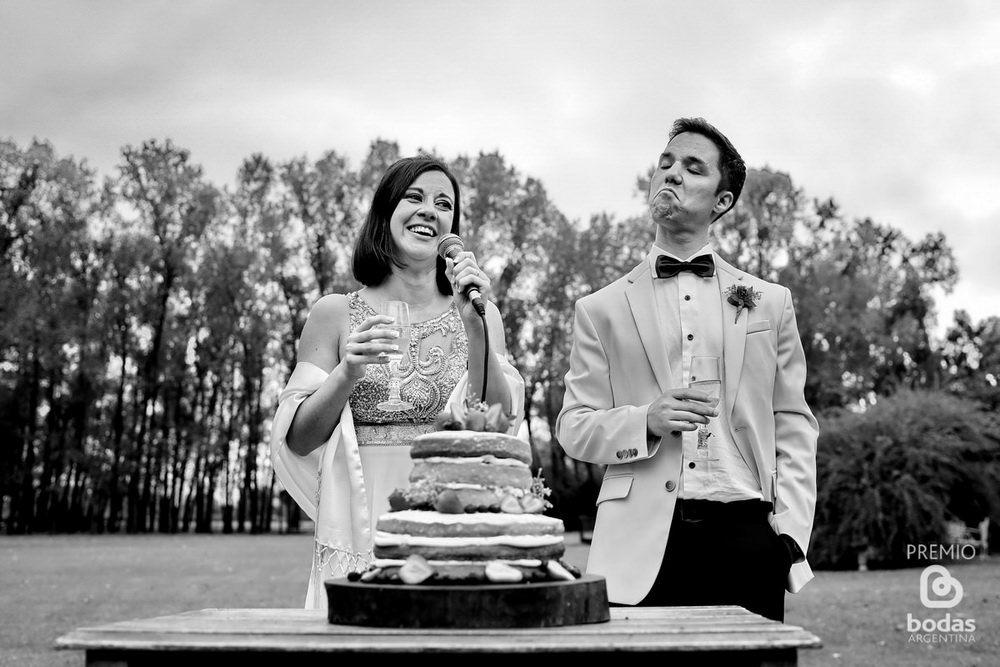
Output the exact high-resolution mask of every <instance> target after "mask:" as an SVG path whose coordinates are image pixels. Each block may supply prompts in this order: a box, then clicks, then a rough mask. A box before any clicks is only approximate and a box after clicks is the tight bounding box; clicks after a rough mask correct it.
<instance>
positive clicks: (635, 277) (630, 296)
mask: <svg viewBox="0 0 1000 667" xmlns="http://www.w3.org/2000/svg"><path fill="white" fill-rule="evenodd" d="M628 281H629V283H631V284H630V285H629V286H628V287H626V288H625V298H626V300H628V306H629V309H630V310H631V311H632V319H633V320H634V322H635V328H636V330H637V331H638V332H639V340H640V342H641V343H642V347H643V350H644V351H645V352H646V358H647V359H648V360H649V365H650V367H651V368H652V369H653V375H654V377H656V384H657V385H658V386H659V388H660V391H661V392H664V391H666V390H667V389H669V388H670V387H671V386H672V381H671V378H672V377H673V373H672V372H671V370H670V360H669V358H668V355H667V345H666V341H665V340H664V337H663V334H662V332H661V331H660V327H659V325H658V323H657V318H656V314H657V312H658V310H657V308H656V300H655V297H654V295H653V279H652V276H651V275H650V272H649V263H648V262H643V263H642V264H640V265H639V266H637V267H636V268H635V269H633V270H632V272H631V273H630V274H629V275H628Z"/></svg>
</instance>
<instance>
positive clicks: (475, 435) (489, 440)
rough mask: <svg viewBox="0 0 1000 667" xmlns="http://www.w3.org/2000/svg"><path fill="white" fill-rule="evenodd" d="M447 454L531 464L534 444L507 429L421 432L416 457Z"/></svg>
mask: <svg viewBox="0 0 1000 667" xmlns="http://www.w3.org/2000/svg"><path fill="white" fill-rule="evenodd" d="M435 456H443V457H456V456H461V457H465V456H471V457H476V456H494V457H496V458H498V459H514V460H516V461H520V462H521V463H524V464H525V465H531V446H530V445H529V444H528V443H527V442H526V441H524V440H521V439H520V438H515V437H514V436H512V435H507V434H506V433H490V432H485V431H434V432H432V433H424V434H423V435H420V436H417V437H416V438H414V440H413V445H412V447H411V448H410V457H411V458H413V459H414V460H417V459H423V458H428V457H435Z"/></svg>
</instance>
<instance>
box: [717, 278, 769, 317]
mask: <svg viewBox="0 0 1000 667" xmlns="http://www.w3.org/2000/svg"><path fill="white" fill-rule="evenodd" d="M762 295H763V293H762V292H758V291H757V290H755V289H754V288H752V287H750V286H749V285H730V286H729V287H728V289H726V301H728V302H729V303H731V304H733V305H734V306H736V319H735V320H733V324H736V323H737V322H739V321H740V313H742V312H743V309H744V308H746V309H747V312H749V311H750V310H751V309H753V308H754V307H755V306H756V305H757V299H759V298H760V297H761V296H762ZM748 317H749V315H748Z"/></svg>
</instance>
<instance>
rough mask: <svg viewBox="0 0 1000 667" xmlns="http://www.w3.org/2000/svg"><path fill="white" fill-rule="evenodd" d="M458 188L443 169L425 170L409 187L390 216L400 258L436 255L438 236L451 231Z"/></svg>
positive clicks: (392, 233) (424, 257)
mask: <svg viewBox="0 0 1000 667" xmlns="http://www.w3.org/2000/svg"><path fill="white" fill-rule="evenodd" d="M454 212H455V190H454V189H453V188H452V186H451V181H450V180H448V177H447V176H445V175H444V174H443V173H442V172H440V171H425V172H424V173H422V174H420V175H419V176H417V178H416V179H415V180H414V181H413V183H411V184H410V187H408V188H407V189H406V193H405V194H404V195H403V197H402V198H401V199H400V200H399V203H398V204H396V210H394V211H393V212H392V217H391V218H390V219H389V233H390V234H391V236H392V240H393V241H394V242H395V244H396V248H397V249H398V250H399V252H400V254H401V259H403V260H404V261H405V260H407V259H413V260H423V259H427V258H430V257H436V256H437V247H438V240H439V239H440V237H441V236H443V235H444V234H447V233H448V232H449V231H451V223H452V218H453V217H454Z"/></svg>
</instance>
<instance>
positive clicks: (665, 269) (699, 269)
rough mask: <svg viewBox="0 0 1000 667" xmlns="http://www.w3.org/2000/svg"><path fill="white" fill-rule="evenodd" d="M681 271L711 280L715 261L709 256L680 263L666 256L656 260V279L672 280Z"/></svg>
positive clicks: (701, 256) (700, 256)
mask: <svg viewBox="0 0 1000 667" xmlns="http://www.w3.org/2000/svg"><path fill="white" fill-rule="evenodd" d="M681 271H691V272H692V273H694V274H695V275H698V276H701V277H702V278H711V277H712V276H714V275H715V259H713V257H712V256H711V255H698V256H697V257H695V258H694V259H692V260H691V261H690V262H682V261H680V260H679V259H674V258H673V257H668V256H667V255H660V256H659V257H657V258H656V277H657V278H673V277H674V276H676V275H677V274H678V273H680V272H681Z"/></svg>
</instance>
